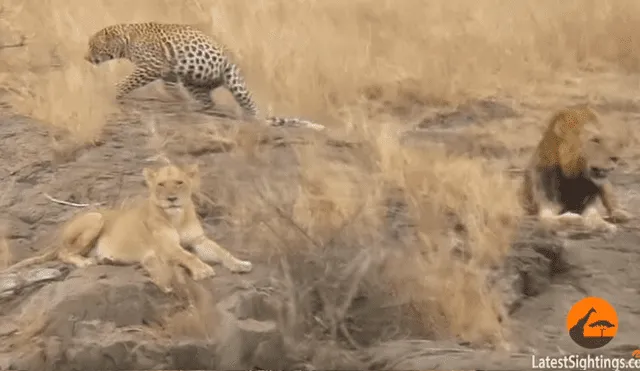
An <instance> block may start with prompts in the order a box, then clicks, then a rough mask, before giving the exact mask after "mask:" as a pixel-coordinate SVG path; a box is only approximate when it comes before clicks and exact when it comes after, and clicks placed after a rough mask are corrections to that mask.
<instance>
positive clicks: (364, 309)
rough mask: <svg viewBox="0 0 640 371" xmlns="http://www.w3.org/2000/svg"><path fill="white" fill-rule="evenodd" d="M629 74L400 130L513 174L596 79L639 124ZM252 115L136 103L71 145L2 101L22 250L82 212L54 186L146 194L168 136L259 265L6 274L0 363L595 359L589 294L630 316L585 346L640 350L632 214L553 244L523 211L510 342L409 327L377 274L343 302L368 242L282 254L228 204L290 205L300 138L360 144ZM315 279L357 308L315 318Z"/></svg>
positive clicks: (510, 285) (443, 115)
mask: <svg viewBox="0 0 640 371" xmlns="http://www.w3.org/2000/svg"><path fill="white" fill-rule="evenodd" d="M636 80H637V78H636ZM636 80H633V79H630V78H629V77H622V76H615V75H609V74H604V73H596V72H592V73H588V74H585V75H581V76H572V77H571V78H570V79H567V80H566V81H561V82H558V84H559V86H549V91H553V92H554V95H553V96H550V95H549V94H547V93H545V92H542V91H541V92H539V93H538V95H536V96H535V97H532V99H531V100H530V101H527V102H524V101H519V102H517V101H514V100H513V99H510V98H508V97H500V96H497V97H492V98H490V99H489V98H487V99H486V100H482V101H470V102H469V103H466V104H463V105H460V106H459V107H457V108H455V109H453V108H445V107H439V106H429V105H426V104H418V103H415V105H414V106H412V107H411V109H410V110H402V111H398V112H394V115H395V116H394V117H395V120H396V121H397V122H398V123H405V124H404V125H402V124H399V126H400V127H402V129H403V130H407V131H408V134H407V135H406V138H407V140H406V142H405V145H407V146H409V145H434V146H436V145H443V146H444V147H445V148H446V149H447V150H448V151H450V152H451V153H457V154H465V155H468V156H471V157H477V158H487V159H491V160H492V161H493V163H495V164H496V166H497V167H498V168H499V169H501V170H500V171H503V172H504V173H505V174H511V175H510V176H517V173H516V172H510V169H511V170H513V169H518V168H520V167H521V166H522V164H523V163H524V161H525V160H526V157H527V156H528V155H529V154H530V151H531V148H532V146H533V145H534V144H535V141H536V140H537V138H538V136H537V135H539V134H537V135H536V134H535V133H536V130H537V132H538V133H539V128H540V126H539V125H540V124H539V123H541V122H543V121H544V120H545V119H546V118H547V117H548V116H549V115H550V114H551V111H552V110H554V109H557V108H559V107H560V106H561V105H565V104H572V103H580V102H582V101H583V100H584V99H585V98H586V97H585V95H584V93H583V92H584V91H587V90H589V89H591V87H593V86H596V85H597V86H599V87H600V88H601V90H600V91H601V95H600V96H599V97H598V98H597V99H595V104H596V108H597V109H598V110H599V111H600V112H601V114H602V116H603V117H604V118H605V119H606V118H611V119H615V120H619V121H627V122H633V121H636V120H638V118H639V117H640V100H637V99H635V98H627V97H635V96H636V95H637V94H634V93H633V91H634V90H633V89H634V88H635V87H637V86H638V85H637V83H638V81H636ZM592 101H594V100H593V99H592ZM250 125H251V124H248V123H244V122H240V121H237V120H234V119H231V118H228V117H222V116H221V115H214V114H210V115H206V114H199V113H189V112H186V111H184V110H183V109H182V108H181V106H179V105H173V104H172V103H170V102H163V101H158V100H141V99H138V100H135V99H131V100H130V101H129V102H127V103H125V105H124V106H123V107H122V112H121V113H119V114H118V115H115V116H114V117H112V118H111V120H110V124H109V125H108V126H107V127H106V129H105V133H104V134H103V136H102V140H101V143H97V144H96V145H95V146H90V147H87V148H82V149H78V150H75V151H71V150H69V148H68V147H65V146H66V144H64V143H63V142H61V143H58V147H57V148H58V151H57V152H56V151H52V149H51V148H52V134H51V133H50V132H49V131H48V129H46V127H45V126H43V125H40V124H38V123H36V122H34V121H33V120H32V119H30V118H26V117H19V116H17V115H15V114H14V113H13V112H12V110H11V107H10V106H4V108H2V111H0V140H1V143H2V146H0V153H1V158H2V162H3V166H2V167H0V182H1V185H0V187H1V189H2V190H3V191H2V196H1V197H0V205H1V208H2V209H1V210H2V212H1V214H0V215H2V217H3V218H4V219H5V221H6V236H7V239H8V244H9V248H10V252H11V255H12V256H13V261H14V262H15V261H19V260H21V259H23V258H26V257H28V256H32V255H34V254H35V253H36V252H37V251H39V250H41V249H42V248H44V247H46V246H48V244H49V243H50V241H51V239H50V237H51V234H52V232H53V231H54V230H55V228H56V226H57V225H59V224H60V223H61V222H62V221H64V220H66V219H67V218H69V217H70V216H71V215H73V214H74V213H76V212H78V210H79V207H75V206H69V205H63V204H59V203H56V202H53V201H52V200H51V199H49V198H47V195H48V196H50V197H51V198H55V199H58V200H63V201H67V202H72V203H80V204H92V203H106V204H110V205H115V204H117V203H118V202H119V201H120V200H123V199H126V198H127V197H132V196H135V195H138V194H141V193H142V192H144V185H143V182H142V176H141V169H142V168H143V167H144V166H149V165H151V164H152V161H150V160H149V159H150V158H151V157H153V156H154V155H156V154H157V153H158V148H161V149H162V150H163V151H164V153H165V154H167V155H168V156H170V157H171V158H172V159H176V160H179V161H183V162H184V161H197V162H198V163H199V164H200V166H201V172H202V174H203V179H202V184H203V193H204V195H205V196H206V197H204V198H202V199H200V198H199V202H198V205H199V214H200V215H201V217H202V218H203V223H204V225H205V229H206V230H207V232H208V233H209V234H210V235H211V236H212V237H213V238H214V239H216V240H217V241H219V242H220V244H222V245H223V246H225V247H227V248H229V249H230V250H231V251H233V253H234V254H236V255H238V256H239V257H241V258H248V259H251V260H252V261H254V264H255V270H254V271H253V272H252V273H250V274H247V275H232V274H230V273H228V272H227V271H225V270H224V269H222V268H219V269H218V270H217V272H218V275H217V276H216V277H215V278H213V279H210V280H207V281H205V282H202V283H201V284H196V283H193V282H190V281H189V282H188V283H187V284H185V285H184V289H183V291H178V292H177V293H175V294H172V295H164V294H162V293H161V292H160V291H159V290H157V289H156V288H155V287H154V286H153V285H152V284H151V283H150V282H149V281H148V278H147V277H145V276H144V275H143V274H142V273H141V271H140V269H138V268H137V267H116V266H95V267H89V268H86V269H71V268H70V267H66V266H63V265H62V264H60V263H57V262H49V263H45V264H42V265H39V266H34V267H30V268H25V269H24V270H21V271H20V272H17V273H2V272H0V293H1V296H0V318H1V320H0V339H1V340H0V343H2V344H4V345H3V346H2V347H1V349H0V369H1V370H5V369H40V370H48V369H57V370H81V369H103V370H111V369H113V370H115V369H224V368H227V369H294V368H295V369H301V368H305V369H321V368H325V369H404V370H407V369H414V370H417V369H436V368H438V369H507V368H508V369H523V368H529V367H530V362H531V355H532V354H537V355H541V356H553V355H564V354H569V353H581V354H584V353H586V352H585V351H584V349H581V348H579V347H578V346H577V345H575V344H574V343H573V342H572V340H571V339H570V337H569V335H568V333H567V331H566V327H565V318H566V313H567V311H568V310H569V309H570V307H571V306H572V304H573V303H575V302H576V301H578V300H580V299H582V298H583V297H585V296H598V297H602V298H605V299H606V300H608V301H609V302H610V303H611V304H612V305H613V306H614V307H615V309H616V311H617V314H618V317H619V323H620V328H619V330H618V333H617V336H616V337H615V339H614V340H613V341H612V342H611V343H610V344H609V345H608V346H606V347H604V348H602V349H600V350H598V351H596V352H592V353H591V354H605V355H616V356H620V357H625V358H630V356H631V352H632V351H633V350H634V349H636V348H637V347H638V341H639V340H638V335H637V334H639V333H640V322H635V319H637V318H638V315H639V314H640V309H639V308H640V269H639V268H638V267H639V266H640V264H639V263H640V250H639V249H638V245H639V243H640V221H638V220H634V221H632V222H631V223H629V224H626V225H623V226H620V229H619V231H618V232H617V233H616V234H615V235H612V236H573V237H572V238H560V237H558V236H545V235H541V234H539V233H538V232H536V230H535V228H534V227H532V225H533V224H532V222H531V221H527V220H524V221H523V222H522V226H521V227H520V232H519V235H518V237H517V238H516V239H515V241H514V242H513V244H512V251H511V252H510V253H509V258H508V259H507V261H506V264H505V265H504V266H503V267H498V268H497V270H496V277H497V278H496V281H495V284H496V285H502V286H504V288H503V290H502V292H503V293H504V295H503V299H502V300H503V301H504V305H505V307H506V308H507V309H508V312H507V314H506V315H505V317H504V318H501V320H502V323H503V324H504V326H505V328H506V329H507V335H506V336H505V344H503V345H504V346H501V347H481V346H477V345H472V344H469V343H468V342H465V341H461V340H459V339H456V338H453V337H448V336H447V335H446V334H442V333H429V332H428V331H426V332H425V331H424V329H420V330H416V331H414V327H417V326H416V325H415V323H416V322H415V321H417V320H418V319H416V318H412V317H411V315H410V312H407V311H402V310H400V309H398V308H396V307H394V305H393V303H392V302H391V301H390V300H392V296H384V295H382V294H379V293H378V294H376V293H377V291H376V274H375V269H373V270H371V269H370V270H368V271H367V273H366V275H367V277H369V278H368V279H367V280H365V281H363V282H367V284H363V285H362V286H361V287H359V288H356V291H357V292H358V293H356V294H354V293H353V292H351V294H350V295H351V296H350V297H349V300H346V299H345V296H341V295H346V294H345V293H349V287H348V286H349V285H348V284H347V282H342V283H340V282H338V283H337V284H336V282H329V280H328V279H327V277H329V276H330V275H331V274H333V273H332V272H333V270H341V269H342V270H344V271H345V272H346V271H349V272H350V271H355V272H356V273H353V274H357V271H358V269H359V268H358V267H357V266H356V267H355V268H354V267H352V265H353V264H354V262H362V261H363V260H366V259H363V258H362V255H359V254H360V253H361V252H360V251H358V249H351V248H346V247H342V248H334V249H333V250H331V251H330V252H327V253H326V254H325V255H323V256H322V257H321V258H320V257H314V256H312V255H305V256H298V255H296V254H295V253H289V255H287V256H286V259H284V260H283V258H282V257H278V256H274V255H272V254H270V253H269V251H267V250H268V249H267V248H266V246H256V243H255V240H254V239H252V236H254V234H255V233H258V232H256V231H255V230H254V229H255V228H260V227H259V225H260V224H261V223H262V221H260V220H254V221H253V222H254V223H255V225H248V224H243V225H236V224H234V222H233V220H232V218H231V217H230V216H229V215H230V213H231V212H232V211H230V210H228V205H230V204H231V201H229V200H233V199H237V198H242V197H244V196H243V192H245V191H246V192H248V191H247V190H251V189H260V187H268V188H269V189H270V190H271V191H272V192H275V193H278V197H277V202H278V203H279V204H278V205H276V206H277V207H279V208H280V209H281V210H283V212H287V210H290V208H291V207H292V202H293V198H294V196H295V192H296V189H297V185H298V183H299V182H300V179H299V172H298V169H299V167H300V166H303V164H300V162H299V161H298V160H297V158H298V157H297V156H296V153H297V151H301V150H304V148H305V147H309V146H316V147H317V150H319V151H321V152H322V153H326V154H328V155H331V156H334V157H335V160H336V161H347V160H348V159H350V158H354V157H355V158H358V156H366V148H365V149H363V148H362V146H359V145H358V143H357V141H355V140H353V141H352V140H350V139H349V138H348V137H344V136H343V135H342V134H341V132H340V131H339V130H337V129H336V130H334V129H331V128H330V129H329V130H328V132H327V133H309V132H307V131H304V130H288V131H283V130H276V129H257V128H254V127H251V126H250ZM532 125H533V129H532ZM536 125H537V126H536ZM238 132H242V133H243V134H242V138H244V139H243V140H244V141H240V142H239V143H238V144H236V145H233V144H230V143H227V142H226V141H225V142H222V141H220V140H219V138H220V137H226V138H233V137H234V136H237V137H240V136H239V135H238ZM495 132H501V133H502V135H501V136H499V137H498V136H495V135H493V134H492V133H495ZM531 132H533V133H534V134H533V135H531V136H527V135H526V134H525V135H524V136H525V137H523V135H522V133H531ZM247 133H253V134H249V135H248V134H247ZM247 138H249V139H247ZM505 138H507V139H505ZM509 138H511V139H509ZM509 140H512V141H511V142H509ZM54 147H55V146H54ZM247 158H251V159H252V161H247ZM624 159H625V164H624V165H623V166H622V167H621V168H620V169H619V170H618V171H617V173H616V174H615V176H614V177H613V182H614V184H615V185H616V187H617V188H616V189H617V193H618V194H619V196H620V197H621V199H622V201H623V203H624V204H625V205H626V208H627V209H628V210H629V211H630V212H632V213H635V214H637V211H638V210H639V207H640V175H638V173H637V165H636V164H637V161H636V160H637V159H638V158H637V157H634V156H633V155H632V154H631V155H629V156H627V157H625V158H624ZM425 166H429V165H428V164H425ZM260 182H261V183H260ZM240 184H242V186H240ZM251 187H254V188H251ZM253 192H254V193H255V192H258V191H255V190H254V191H253ZM203 199H204V200H205V201H203ZM266 204H268V203H266ZM393 225H394V224H393V223H389V225H387V226H384V228H387V229H389V233H388V238H389V240H388V241H387V242H386V243H381V244H382V245H384V246H388V247H387V248H388V249H390V250H393V246H394V241H395V240H394V238H398V237H394V236H395V235H394V233H393V232H394V231H393V230H392V229H393V228H396V227H394V226H393ZM398 228H400V227H398ZM285 237H286V236H285ZM286 238H288V237H286ZM366 243H368V242H367V241H363V242H362V244H366ZM338 245H339V243H338ZM350 264H351V265H350ZM371 264H375V263H371ZM351 281H353V280H351ZM310 282H315V284H316V286H317V285H322V284H323V283H324V284H326V286H327V287H326V291H325V293H326V295H327V296H328V297H329V298H328V299H327V300H328V301H330V302H333V303H336V304H335V306H334V307H335V308H337V309H335V308H334V310H336V311H339V310H340V305H339V303H341V302H342V301H349V302H351V304H350V306H349V307H348V308H345V311H348V312H349V313H350V315H349V316H346V315H345V314H344V313H343V314H342V317H341V318H340V319H339V320H338V321H334V322H336V323H334V324H333V325H331V324H327V323H325V322H326V321H324V320H323V318H324V319H327V318H329V319H330V318H334V319H335V318H338V317H339V316H338V315H335V316H334V317H331V316H329V315H328V314H327V313H326V311H327V308H329V306H327V305H326V302H325V303H324V305H323V304H322V302H323V300H324V299H322V295H320V298H321V299H322V300H320V299H317V298H316V299H313V300H312V299H310V298H309V297H306V299H304V298H303V297H305V295H307V294H306V293H303V292H304V290H305V289H304V288H305V287H310V286H309V284H310ZM305 285H307V286H305ZM331 285H333V287H332V286H331ZM341 285H342V286H345V285H346V286H345V287H344V288H343V287H342V286H341ZM332 290H333V291H332ZM378 291H380V290H378ZM332 293H333V294H332ZM332 295H333V296H332ZM307 296H308V295H307ZM303 299H304V300H306V301H304V300H303ZM294 303H295V304H296V305H293V304H294ZM293 307H296V308H297V309H296V308H293ZM320 307H322V308H324V310H325V312H323V313H324V314H323V315H320V314H318V313H320V312H318V311H319V310H320V309H318V308H320ZM45 308H46V310H45ZM194 308H195V309H194ZM203 308H204V309H203ZM292 308H293V309H292ZM196 309H197V310H196ZM323 316H324V317H323ZM195 317H197V318H195ZM167 318H169V319H171V320H170V321H168V320H167ZM329 322H330V321H329ZM634 323H635V325H634ZM159 328H162V331H159V330H158V329H159ZM345 329H346V330H345Z"/></svg>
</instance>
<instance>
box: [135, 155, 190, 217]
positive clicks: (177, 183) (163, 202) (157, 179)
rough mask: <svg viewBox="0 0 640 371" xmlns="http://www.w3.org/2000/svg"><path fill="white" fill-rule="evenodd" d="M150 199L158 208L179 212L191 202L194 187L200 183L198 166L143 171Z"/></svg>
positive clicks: (170, 166) (171, 166) (172, 166)
mask: <svg viewBox="0 0 640 371" xmlns="http://www.w3.org/2000/svg"><path fill="white" fill-rule="evenodd" d="M143 175H144V178H145V181H146V183H147V187H149V198H150V199H151V201H152V202H153V203H154V204H156V205H157V206H158V207H160V208H162V209H164V210H167V211H173V210H179V209H182V208H184V207H185V206H186V205H188V204H189V203H190V202H191V195H192V192H193V187H194V185H195V184H197V182H198V176H199V171H198V165H195V164H194V165H190V166H187V167H185V168H184V169H181V168H179V167H177V166H174V165H168V166H164V167H161V168H160V169H157V170H154V169H150V168H146V169H144V171H143Z"/></svg>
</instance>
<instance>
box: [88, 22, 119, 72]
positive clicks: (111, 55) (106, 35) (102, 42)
mask: <svg viewBox="0 0 640 371" xmlns="http://www.w3.org/2000/svg"><path fill="white" fill-rule="evenodd" d="M123 50H124V41H123V40H122V38H121V37H119V36H118V34H117V30H112V29H111V28H105V29H102V30H100V31H98V32H96V33H95V34H94V35H93V36H91V38H90V39H89V48H88V50H87V53H86V54H85V56H84V59H85V60H86V61H87V62H89V63H92V64H100V63H103V62H106V61H109V60H112V59H116V58H121V57H122V56H123V55H122V54H123Z"/></svg>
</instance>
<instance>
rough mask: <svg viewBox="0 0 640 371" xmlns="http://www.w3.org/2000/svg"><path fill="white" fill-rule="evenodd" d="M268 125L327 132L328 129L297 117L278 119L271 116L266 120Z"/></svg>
mask: <svg viewBox="0 0 640 371" xmlns="http://www.w3.org/2000/svg"><path fill="white" fill-rule="evenodd" d="M265 121H266V122H267V125H269V126H273V127H294V128H308V129H313V130H317V131H322V130H325V129H326V127H325V126H324V125H321V124H317V123H315V122H312V121H309V120H303V119H300V118H295V117H276V116H269V117H267V118H266V119H265Z"/></svg>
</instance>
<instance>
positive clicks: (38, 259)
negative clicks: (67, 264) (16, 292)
mask: <svg viewBox="0 0 640 371" xmlns="http://www.w3.org/2000/svg"><path fill="white" fill-rule="evenodd" d="M57 255H58V248H57V246H52V247H50V248H48V249H47V250H45V252H43V253H42V254H40V255H36V256H34V257H31V258H27V259H24V260H21V261H19V262H17V263H16V264H14V265H12V266H9V267H8V268H7V269H6V270H7V271H12V270H16V269H21V268H24V267H28V266H30V265H34V264H41V263H44V262H47V261H50V260H54V259H55V258H56V256H57Z"/></svg>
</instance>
